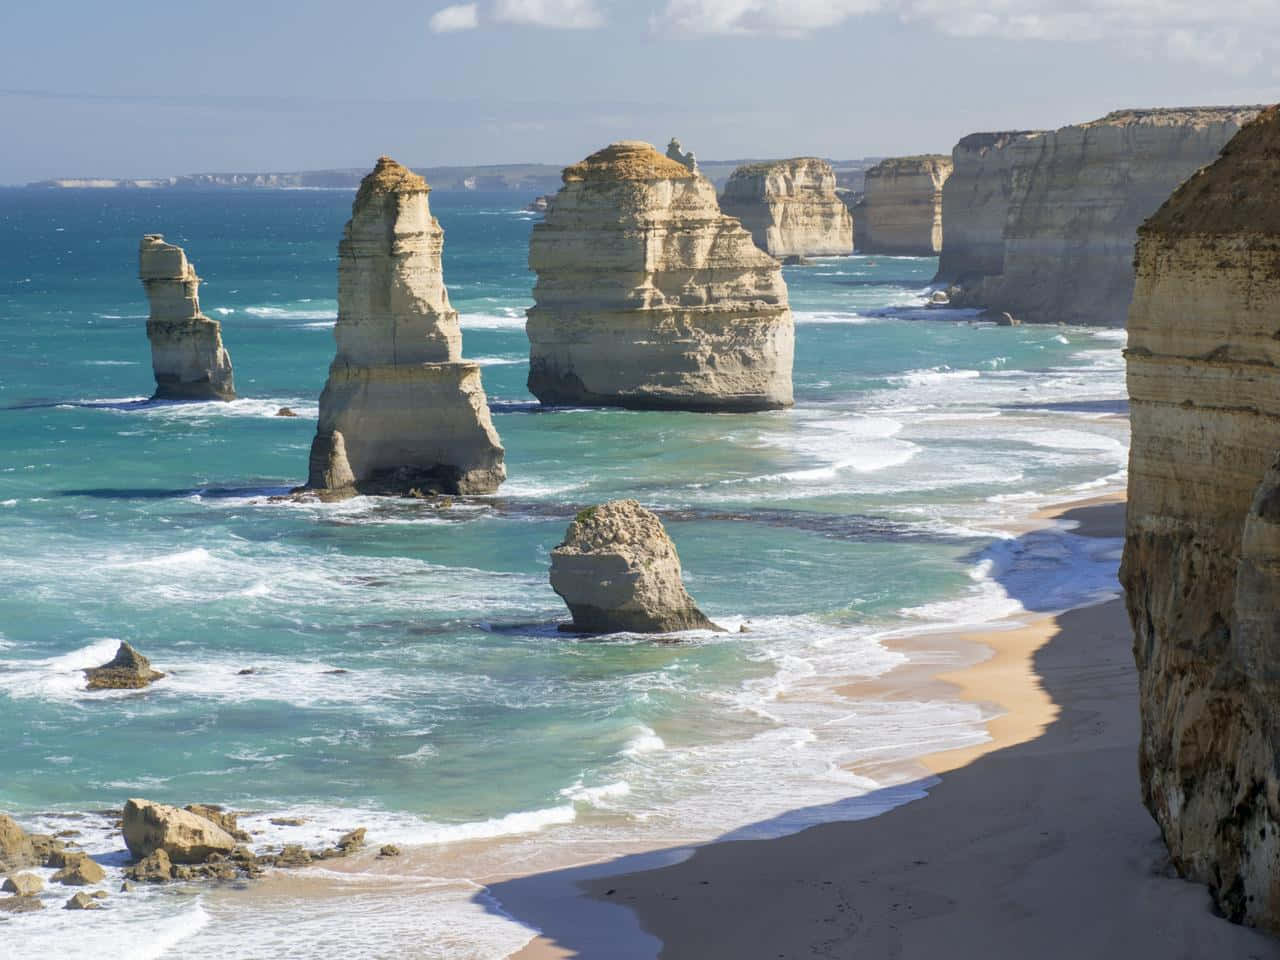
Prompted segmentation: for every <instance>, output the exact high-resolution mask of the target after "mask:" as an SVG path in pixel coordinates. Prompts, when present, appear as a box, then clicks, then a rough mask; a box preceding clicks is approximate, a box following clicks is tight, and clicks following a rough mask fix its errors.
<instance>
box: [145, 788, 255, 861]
mask: <svg viewBox="0 0 1280 960" xmlns="http://www.w3.org/2000/svg"><path fill="white" fill-rule="evenodd" d="M123 821H124V823H123V827H122V830H123V833H124V842H125V846H127V847H128V848H129V852H130V853H131V854H133V855H134V856H135V857H137V858H138V859H142V858H143V857H146V856H149V855H150V854H152V853H154V852H155V851H157V850H163V851H164V852H165V853H166V854H168V856H169V859H170V860H171V861H172V862H173V863H175V864H189V863H203V862H204V861H206V860H208V859H209V857H210V855H211V854H215V853H221V854H228V853H231V851H232V850H234V849H235V848H236V839H235V837H233V836H232V835H231V834H229V833H227V831H225V830H223V829H222V828H221V827H219V826H218V825H217V824H215V823H213V822H212V821H210V820H206V819H205V818H204V817H201V816H197V815H196V814H194V813H191V812H189V811H187V810H179V809H178V808H177V807H170V806H167V805H165V804H163V803H152V802H151V801H149V800H140V799H131V800H129V801H128V802H127V803H125V805H124V817H123Z"/></svg>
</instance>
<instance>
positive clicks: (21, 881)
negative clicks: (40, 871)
mask: <svg viewBox="0 0 1280 960" xmlns="http://www.w3.org/2000/svg"><path fill="white" fill-rule="evenodd" d="M43 889H44V881H43V880H41V879H40V878H39V877H37V876H36V875H35V874H34V873H15V874H13V875H12V876H8V877H5V878H4V885H3V886H0V890H3V891H4V892H5V893H13V894H16V895H17V896H19V897H34V896H35V895H36V894H38V893H39V892H40V891H41V890H43Z"/></svg>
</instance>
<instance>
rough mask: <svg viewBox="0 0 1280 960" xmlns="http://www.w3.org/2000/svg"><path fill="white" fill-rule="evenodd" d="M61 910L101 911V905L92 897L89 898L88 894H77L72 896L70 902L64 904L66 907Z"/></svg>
mask: <svg viewBox="0 0 1280 960" xmlns="http://www.w3.org/2000/svg"><path fill="white" fill-rule="evenodd" d="M62 909H63V910H101V909H102V904H100V903H99V902H98V901H97V900H95V899H94V898H93V897H91V896H89V894H87V893H77V894H75V895H74V896H72V898H71V899H70V900H68V901H67V902H66V905H65V906H64V907H63V908H62Z"/></svg>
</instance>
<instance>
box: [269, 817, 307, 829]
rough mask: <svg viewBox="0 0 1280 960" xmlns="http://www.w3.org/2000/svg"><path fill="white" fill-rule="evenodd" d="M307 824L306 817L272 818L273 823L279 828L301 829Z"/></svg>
mask: <svg viewBox="0 0 1280 960" xmlns="http://www.w3.org/2000/svg"><path fill="white" fill-rule="evenodd" d="M306 822H307V819H306V817H272V818H271V823H272V824H273V825H274V826H277V827H300V826H302V825H303V824H304V823H306Z"/></svg>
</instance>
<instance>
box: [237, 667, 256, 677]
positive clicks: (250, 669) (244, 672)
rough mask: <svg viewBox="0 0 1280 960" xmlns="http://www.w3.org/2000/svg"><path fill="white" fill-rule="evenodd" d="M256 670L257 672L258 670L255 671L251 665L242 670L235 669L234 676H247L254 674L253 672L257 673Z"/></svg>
mask: <svg viewBox="0 0 1280 960" xmlns="http://www.w3.org/2000/svg"><path fill="white" fill-rule="evenodd" d="M257 672H258V671H257V670H256V669H255V668H253V667H245V668H244V669H243V670H237V671H236V676H237V677H247V676H250V675H252V674H255V673H257Z"/></svg>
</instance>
